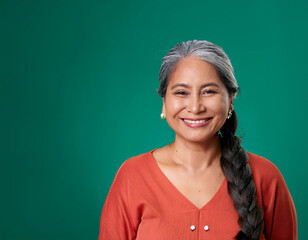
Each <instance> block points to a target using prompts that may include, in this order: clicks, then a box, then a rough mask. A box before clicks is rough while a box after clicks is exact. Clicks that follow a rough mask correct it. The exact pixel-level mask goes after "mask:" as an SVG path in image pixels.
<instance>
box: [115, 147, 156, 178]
mask: <svg viewBox="0 0 308 240" xmlns="http://www.w3.org/2000/svg"><path fill="white" fill-rule="evenodd" d="M151 155H152V151H150V152H146V153H142V154H139V155H137V156H134V157H130V158H128V159H127V160H125V161H124V162H123V163H122V165H121V166H120V168H119V169H118V171H117V174H116V178H119V177H132V176H134V177H136V175H137V174H140V173H142V172H143V171H142V170H144V169H146V168H147V167H148V166H149V164H150V162H151Z"/></svg>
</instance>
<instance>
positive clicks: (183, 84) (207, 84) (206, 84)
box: [171, 82, 220, 90]
mask: <svg viewBox="0 0 308 240" xmlns="http://www.w3.org/2000/svg"><path fill="white" fill-rule="evenodd" d="M208 86H215V87H220V86H219V85H218V84H217V83H213V82H210V83H205V84H202V85H201V87H200V88H204V87H208ZM176 87H184V88H191V86H189V85H188V84H186V83H177V84H174V85H173V86H172V87H171V90H172V89H174V88H176Z"/></svg>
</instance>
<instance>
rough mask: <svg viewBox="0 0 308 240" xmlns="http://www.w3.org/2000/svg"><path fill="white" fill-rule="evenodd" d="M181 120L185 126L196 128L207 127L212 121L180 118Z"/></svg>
mask: <svg viewBox="0 0 308 240" xmlns="http://www.w3.org/2000/svg"><path fill="white" fill-rule="evenodd" d="M181 120H182V121H183V122H184V124H185V125H186V126H188V127H192V128H196V127H202V126H205V125H207V124H208V123H209V122H210V121H211V120H212V118H202V119H187V118H181Z"/></svg>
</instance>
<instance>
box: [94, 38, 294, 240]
mask: <svg viewBox="0 0 308 240" xmlns="http://www.w3.org/2000/svg"><path fill="white" fill-rule="evenodd" d="M159 80H160V87H159V89H158V94H159V95H160V96H161V97H162V98H163V107H162V114H161V118H162V119H165V118H166V120H167V122H168V124H169V126H170V127H171V128H172V129H173V130H174V131H175V140H174V142H172V143H171V144H169V145H167V146H165V147H162V148H160V149H154V150H152V151H150V152H148V153H145V154H141V155H139V156H136V157H133V158H130V159H128V160H126V161H125V162H124V164H123V165H122V166H121V168H120V169H119V171H118V172H117V174H116V176H115V179H114V182H113V184H112V186H111V188H110V191H109V194H108V196H107V199H106V201H105V204H104V207H103V211H102V216H101V223H100V234H99V240H128V239H138V240H170V239H171V240H173V239H177V240H178V239H215V240H216V239H217V240H224V239H226V240H230V239H237V240H240V239H249V240H256V239H267V240H269V239H272V240H276V239H286V240H293V239H297V222H296V221H297V220H296V212H295V207H294V203H293V200H292V198H291V196H290V193H289V191H288V189H287V186H286V184H285V182H284V179H283V177H282V175H281V174H280V172H279V170H278V169H277V168H276V167H275V166H274V165H273V164H272V163H271V162H269V161H268V160H266V159H264V158H262V157H260V156H257V155H255V154H252V153H248V152H245V150H244V149H243V147H242V146H241V141H240V139H239V138H238V137H236V136H235V131H236V128H237V117H236V114H235V111H234V109H233V102H234V98H235V96H236V94H237V92H238V90H239V88H238V85H237V82H236V79H235V77H234V73H233V68H232V65H231V62H230V60H229V58H228V57H227V55H226V54H225V53H224V51H223V50H222V49H221V48H220V47H218V46H216V45H214V44H212V43H209V42H207V41H188V42H183V43H180V44H178V45H176V46H175V47H174V48H173V49H171V50H170V51H169V52H168V53H167V55H166V56H165V57H164V59H163V62H162V66H161V69H160V76H159Z"/></svg>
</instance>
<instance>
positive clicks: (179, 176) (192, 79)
mask: <svg viewBox="0 0 308 240" xmlns="http://www.w3.org/2000/svg"><path fill="white" fill-rule="evenodd" d="M229 110H233V106H232V98H231V97H230V96H229V95H228V92H227V89H226V87H225V85H224V84H223V82H222V81H221V80H220V78H219V75H218V73H217V71H216V69H215V67H214V66H213V65H212V64H210V63H208V62H206V61H202V60H200V59H198V58H196V57H192V56H189V57H185V58H184V59H182V60H181V61H180V62H179V63H178V64H177V65H176V68H175V70H174V71H173V73H172V74H171V76H170V78H169V83H168V87H167V91H166V95H165V97H164V98H163V108H162V112H163V113H164V114H165V116H166V120H167V122H168V124H169V126H170V127H171V128H172V129H173V130H174V132H175V140H174V142H172V143H171V144H169V145H167V146H165V147H162V148H160V149H157V150H155V151H154V152H153V157H154V158H155V160H156V162H157V164H158V166H159V168H160V169H161V170H162V172H163V173H164V174H165V176H166V177H167V178H168V179H169V180H170V182H171V183H172V184H173V185H174V186H175V187H176V188H177V189H178V190H179V191H180V192H181V193H182V194H183V195H184V196H185V197H186V198H187V199H188V200H189V201H190V202H191V203H193V204H194V205H195V206H196V207H197V208H199V209H201V208H202V207H203V206H205V205H206V204H207V203H208V202H209V201H210V200H211V199H212V198H213V196H214V195H215V193H216V192H217V190H218V189H219V187H220V186H221V184H222V182H223V181H224V178H225V177H224V174H223V172H222V170H221V167H220V156H221V148H220V141H219V136H218V134H217V132H218V130H219V129H220V128H221V127H222V126H223V124H224V122H225V121H226V119H227V115H228V111H229ZM186 118H189V119H200V118H206V119H207V121H208V123H207V124H206V125H204V126H201V127H195V128H192V127H188V126H187V125H185V123H184V121H183V119H186Z"/></svg>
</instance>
